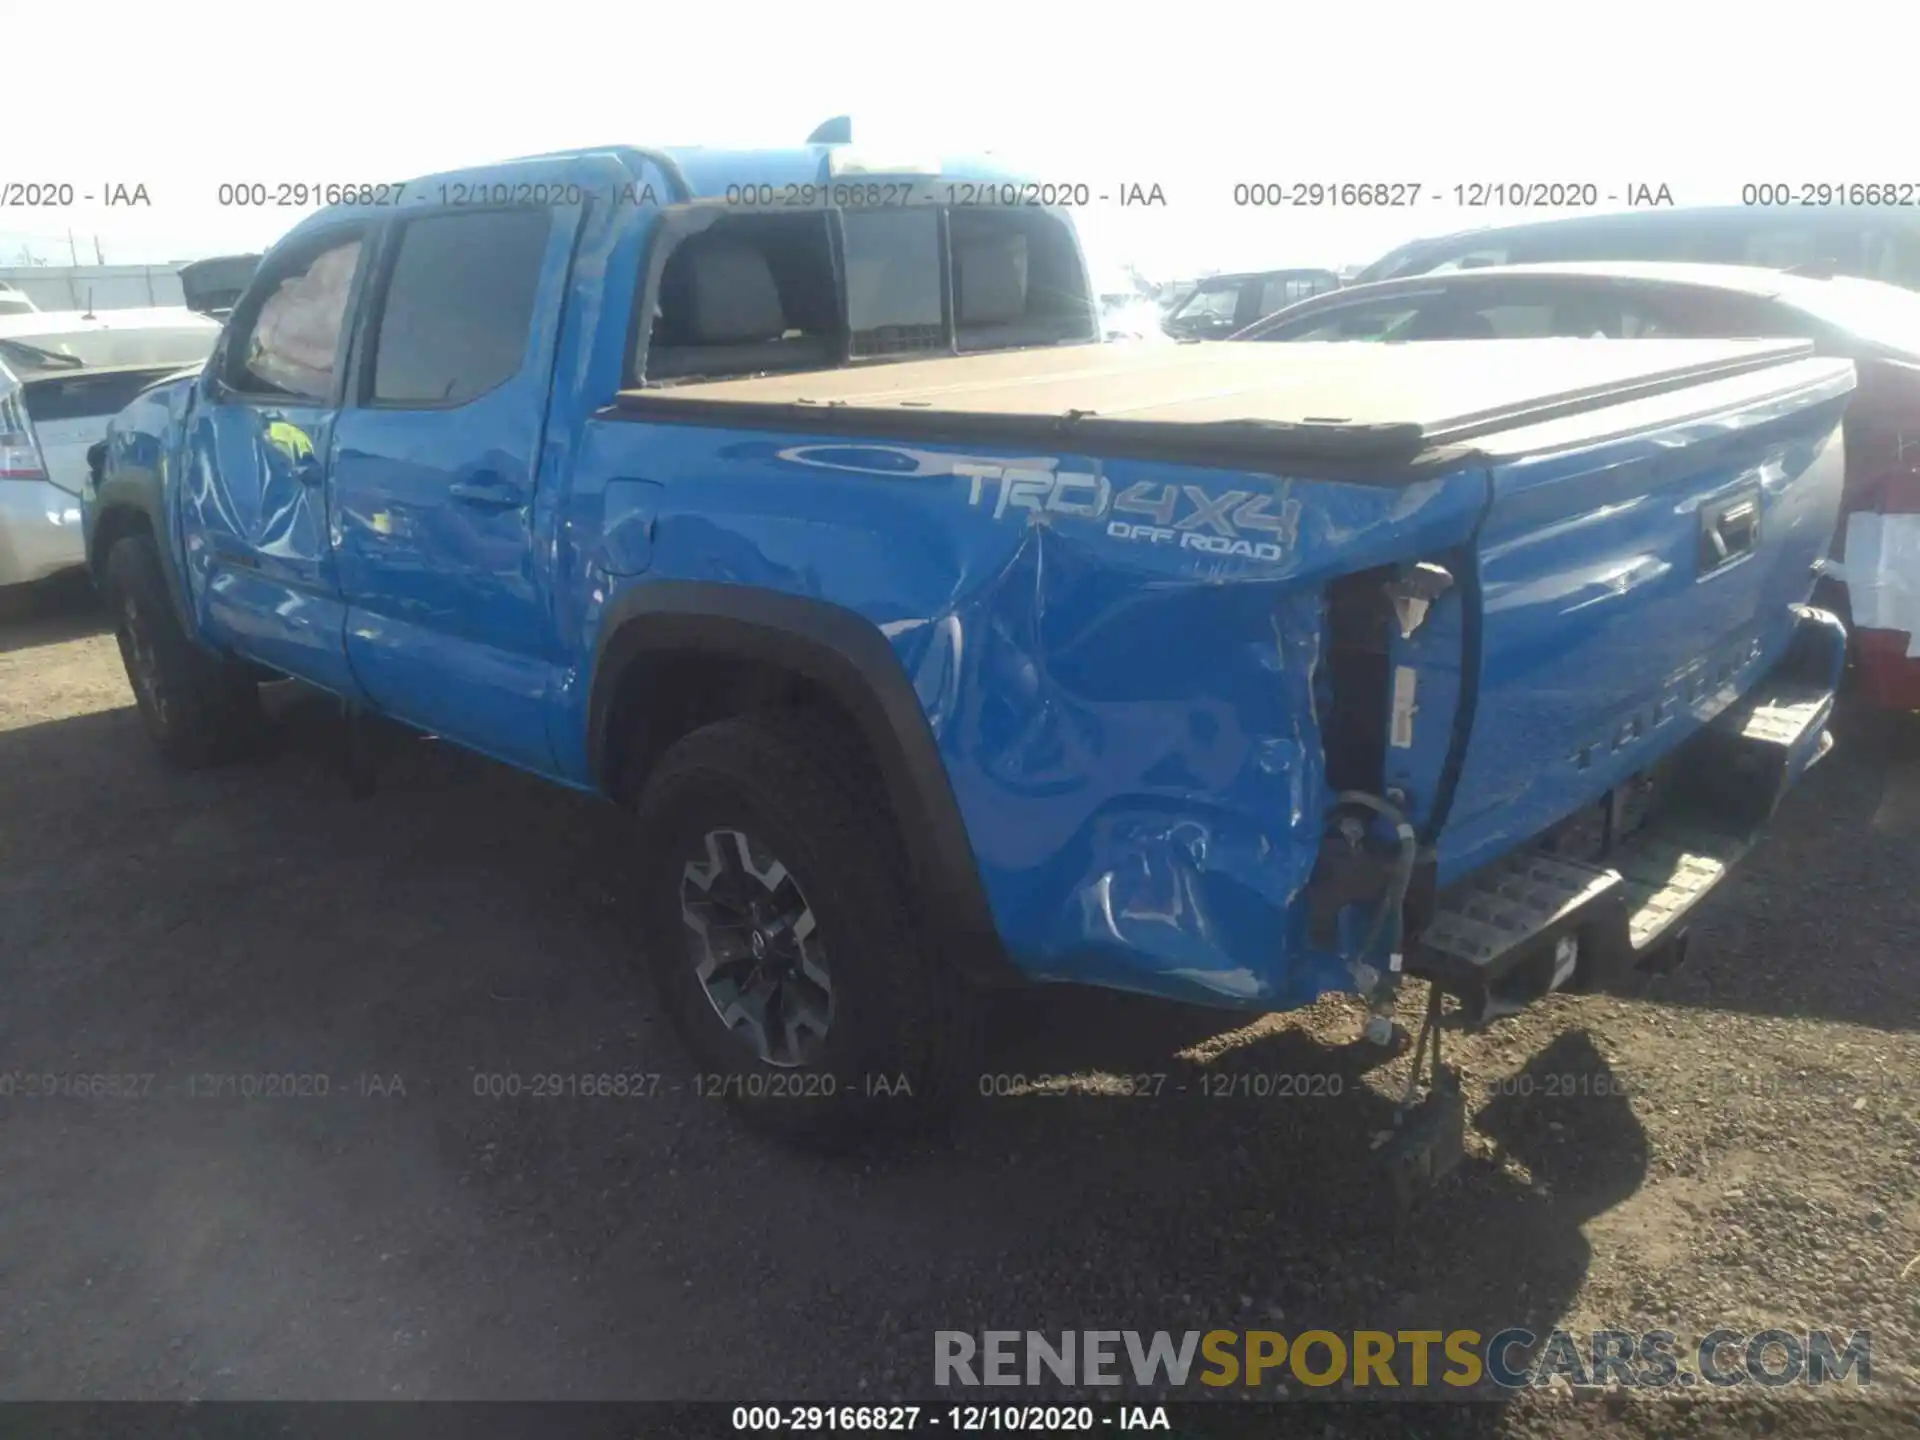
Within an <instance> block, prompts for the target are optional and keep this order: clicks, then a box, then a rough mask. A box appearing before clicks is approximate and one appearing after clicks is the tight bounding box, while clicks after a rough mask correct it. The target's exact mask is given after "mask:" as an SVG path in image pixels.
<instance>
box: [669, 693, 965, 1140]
mask: <svg viewBox="0 0 1920 1440" xmlns="http://www.w3.org/2000/svg"><path fill="white" fill-rule="evenodd" d="M638 812H639V827H640V847H641V857H642V859H641V867H642V868H641V877H640V884H641V909H642V916H643V923H644V924H645V927H646V930H645V935H644V937H643V938H644V943H645V948H646V955H647V960H648V962H649V964H650V966H651V968H652V971H653V975H654V979H655V983H656V985H657V987H658V990H659V993H660V996H661V999H662V1001H663V1002H664V1004H665V1005H666V1007H667V1009H668V1011H669V1013H670V1015H671V1018H672V1020H673V1022H674V1024H675V1027H676V1029H677V1030H678V1031H679V1033H680V1035H681V1037H682V1038H683V1039H684V1041H685V1043H686V1045H687V1047H688V1049H689V1050H690V1051H691V1052H692V1054H693V1057H694V1059H695V1061H696V1063H697V1064H698V1065H699V1067H700V1076H699V1078H698V1080H697V1082H696V1086H697V1089H698V1092H699V1094H700V1095H701V1096H702V1097H703V1098H713V1099H725V1100H728V1101H730V1102H731V1103H733V1104H734V1105H735V1106H736V1107H737V1108H738V1109H739V1110H741V1111H742V1112H743V1113H744V1114H745V1115H746V1116H747V1117H748V1118H750V1119H751V1120H752V1121H753V1122H754V1123H756V1124H758V1125H760V1126H762V1127H764V1128H766V1129H769V1130H772V1131H774V1132H776V1133H779V1134H781V1135H784V1136H787V1137H790V1138H795V1139H800V1140H804V1141H807V1142H810V1143H814V1144H820V1145H826V1146H840V1145H844V1144H847V1143H850V1142H857V1141H859V1140H862V1139H865V1138H868V1137H872V1136H877V1135H881V1134H889V1133H890V1134H899V1133H901V1132H904V1131H909V1130H916V1129H922V1128H925V1127H926V1126H927V1125H928V1124H929V1123H931V1122H932V1121H934V1120H935V1119H937V1118H938V1117H940V1116H942V1115H943V1114H944V1113H946V1111H947V1110H948V1109H949V1107H950V1105H951V1103H952V1101H953V1100H954V1099H955V1098H957V1096H958V1094H959V1093H961V1090H962V1087H963V1084H964V1076H965V1073H966V1068H965V1067H966V1065H967V1064H968V1063H969V1062H970V1061H971V1059H972V1058H973V1053H974V1048H973V1041H974V1037H975V1034H976V1033H977V1030H976V1027H977V1021H978V1014H979V1010H978V999H977V997H976V995H975V994H974V993H973V992H972V991H971V989H970V988H969V987H968V986H966V985H965V984H964V983H963V982H962V981H961V980H960V979H959V977H958V976H957V975H955V974H954V972H953V971H952V969H951V967H950V966H949V965H947V964H946V963H945V962H944V961H943V960H942V959H941V958H940V957H939V956H937V955H936V954H935V953H934V952H933V947H931V946H930V945H929V944H928V943H927V941H926V938H925V937H924V935H923V934H922V933H921V930H920V925H919V921H918V917H917V916H916V914H915V913H914V906H913V903H912V897H911V891H910V887H909V885H908V883H907V880H906V874H905V870H904V862H903V860H902V857H901V855H900V845H899V841H898V839H897V837H896V835H895V831H894V826H893V824H892V820H891V817H890V815H889V813H888V811H887V809H886V806H885V802H884V800H883V799H881V798H880V797H879V796H877V795H876V794H874V793H873V791H872V789H871V787H870V784H869V782H868V781H867V779H866V777H865V776H864V775H863V773H862V767H860V766H859V765H858V764H857V763H855V762H854V761H853V760H852V759H851V758H850V757H848V756H847V755H846V754H845V752H844V751H843V750H842V749H841V748H840V742H839V741H838V739H837V737H834V736H832V735H831V734H830V733H828V732H826V731H824V730H823V729H822V728H821V727H818V726H815V725H812V724H809V723H807V722H805V721H802V720H800V719H798V718H784V717H783V718H773V717H764V718H763V717H746V718H738V719H731V720H724V721H721V722H719V723H717V724H714V725H709V726H707V727H705V728H704V729H701V730H697V731H695V732H694V733H693V734H691V735H689V736H687V737H686V738H684V739H683V740H681V741H680V742H679V743H678V744H676V745H675V746H674V747H673V748H672V749H671V750H670V751H668V753H667V754H666V755H665V756H664V757H662V759H661V761H660V763H659V765H658V766H657V767H655V770H654V772H653V774H652V776H651V778H650V779H649V781H648V783H647V785H646V788H645V791H644V793H643V794H642V796H641V798H640V802H639V806H638Z"/></svg>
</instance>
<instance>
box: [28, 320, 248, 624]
mask: <svg viewBox="0 0 1920 1440" xmlns="http://www.w3.org/2000/svg"><path fill="white" fill-rule="evenodd" d="M15 293H17V292H15ZM21 298H24V297H21ZM5 299H6V294H5V292H0V302H3V301H4V300H5ZM219 336H220V325H219V322H218V321H215V320H210V319H208V318H207V317H206V316H204V315H197V314H195V313H194V312H193V311H191V310H186V309H178V308H172V309H155V310H105V311H102V312H100V313H98V314H77V313H74V312H72V311H35V310H29V311H27V312H26V313H24V314H22V313H13V314H8V313H6V311H5V309H4V308H0V587H4V586H9V585H23V584H26V583H28V582H29V581H33V580H41V579H45V578H46V577H48V576H50V575H54V574H57V573H58V572H60V571H62V570H67V569H71V568H72V567H74V566H77V565H81V564H84V563H85V560H86V553H85V548H84V546H83V543H82V541H81V535H80V491H81V488H82V487H83V486H84V485H85V484H86V479H87V447H88V446H90V445H92V444H93V443H94V442H95V441H96V440H101V439H104V438H105V436H106V433H107V422H108V421H109V420H111V419H112V418H113V417H114V416H115V415H117V414H118V413H119V412H120V410H121V408H122V407H123V406H124V405H125V404H126V403H127V401H129V400H130V399H132V398H133V397H134V395H136V394H137V393H139V391H141V390H143V389H145V388H146V387H147V386H148V385H150V384H152V383H153V382H154V381H155V380H159V379H163V378H164V377H166V376H168V375H171V374H173V373H175V372H176V371H179V370H183V369H187V368H190V367H191V368H197V367H199V366H200V365H201V364H203V363H204V362H205V360H206V358H207V356H208V355H209V354H211V353H212V351H213V344H214V341H215V340H217V339H218V338H219Z"/></svg>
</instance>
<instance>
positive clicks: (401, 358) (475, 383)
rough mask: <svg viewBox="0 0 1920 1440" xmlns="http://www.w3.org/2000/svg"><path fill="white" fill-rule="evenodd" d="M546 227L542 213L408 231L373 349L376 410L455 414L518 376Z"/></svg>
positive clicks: (468, 218)
mask: <svg viewBox="0 0 1920 1440" xmlns="http://www.w3.org/2000/svg"><path fill="white" fill-rule="evenodd" d="M550 226H551V221H550V219H549V217H548V214H547V212H546V211H544V210H478V211H472V212H469V213H467V214H458V215H434V216H429V217H427V218H425V219H421V220H414V221H411V222H410V223H409V224H408V225H407V227H406V229H405V230H403V231H402V232H401V234H400V248H399V252H398V254H397V255H395V257H394V262H393V273H392V275H391V277H390V278H389V279H388V281H387V290H386V297H385V300H384V302H383V303H382V305H381V309H380V324H379V331H378V338H377V339H376V341H375V342H374V361H373V392H372V394H373V400H374V402H375V403H376V404H387V405H458V404H460V403H462V402H464V401H467V400H472V399H474V398H475V397H476V396H480V395H484V394H486V393H487V392H488V391H489V390H492V389H495V388H496V387H498V386H500V385H503V384H505V383H506V382H507V381H508V380H511V379H512V378H513V377H514V376H515V375H517V374H519V373H520V367H521V364H522V362H523V361H524V359H525V356H526V353H527V341H528V337H529V335H530V334H531V332H532V328H533V313H534V302H535V300H536V299H537V297H538V293H539V289H540V266H541V262H542V260H543V259H544V258H545V256H546V250H547V233H548V230H549V228H550Z"/></svg>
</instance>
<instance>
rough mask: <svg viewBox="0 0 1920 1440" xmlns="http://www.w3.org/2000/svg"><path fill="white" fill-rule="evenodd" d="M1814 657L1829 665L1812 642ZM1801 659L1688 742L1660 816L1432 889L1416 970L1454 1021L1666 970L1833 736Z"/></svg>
mask: <svg viewBox="0 0 1920 1440" xmlns="http://www.w3.org/2000/svg"><path fill="white" fill-rule="evenodd" d="M1819 624H1820V621H1819V620H1818V619H1816V620H1814V621H1811V622H1810V624H1809V629H1810V630H1816V631H1817V627H1818V625H1819ZM1810 638H1811V639H1812V640H1813V641H1820V640H1821V639H1822V637H1821V636H1820V635H1819V634H1818V633H1814V634H1813V635H1812V636H1811V637H1810ZM1809 648H1810V649H1811V648H1812V647H1809ZM1794 658H1795V659H1798V658H1799V657H1794ZM1814 660H1815V662H1816V667H1815V668H1817V664H1818V663H1825V662H1824V661H1821V660H1820V656H1819V653H1818V651H1817V650H1815V651H1814ZM1807 668H1808V667H1807V666H1806V665H1804V664H1794V665H1791V666H1789V665H1783V666H1782V667H1781V670H1780V671H1779V672H1776V674H1775V676H1774V677H1772V679H1771V680H1770V681H1769V682H1766V683H1763V684H1762V685H1760V686H1759V687H1757V688H1756V690H1755V691H1754V692H1753V693H1752V694H1751V695H1749V696H1748V697H1746V698H1745V699H1743V700H1742V701H1740V702H1739V703H1738V704H1736V705H1734V706H1733V707H1732V708H1731V709H1729V710H1728V711H1726V712H1725V713H1724V714H1722V715H1720V716H1719V717H1718V718H1717V719H1715V721H1714V722H1713V723H1712V724H1710V725H1708V726H1706V727H1705V728H1704V729H1703V730H1701V731H1700V732H1699V733H1698V734H1696V735H1695V736H1693V737H1692V738H1691V739H1690V740H1688V741H1687V742H1686V743H1685V745H1683V746H1682V747H1681V750H1680V751H1679V752H1677V753H1676V754H1675V756H1674V757H1673V758H1674V760H1675V761H1677V762H1678V764H1677V765H1676V766H1675V774H1676V778H1677V781H1678V783H1677V784H1676V785H1675V786H1674V788H1673V790H1672V791H1671V792H1670V794H1669V795H1668V797H1667V800H1666V803H1665V804H1664V806H1663V808H1662V810H1661V813H1660V814H1659V816H1658V817H1656V818H1655V819H1653V820H1652V821H1651V822H1650V823H1648V824H1646V825H1644V826H1643V827H1641V828H1640V829H1639V830H1637V831H1635V832H1633V833H1632V834H1630V835H1628V836H1626V837H1625V838H1624V839H1623V840H1622V841H1621V842H1620V843H1618V844H1617V845H1615V846H1614V847H1613V848H1612V850H1611V851H1609V852H1608V853H1607V854H1606V856H1605V857H1604V858H1602V859H1598V860H1579V859H1574V858H1571V857H1569V856H1566V855H1560V854H1555V853H1553V852H1552V851H1551V850H1550V849H1548V848H1547V844H1548V843H1550V842H1543V843H1542V844H1541V845H1540V846H1538V847H1534V848H1529V849H1526V850H1522V851H1520V852H1518V853H1516V854H1513V855H1509V856H1507V857H1506V858H1504V859H1502V860H1499V861H1496V862H1495V863H1493V864H1492V865H1489V866H1486V867H1485V868H1483V869H1482V870H1480V871H1478V872H1476V873H1475V874H1473V875H1470V876H1468V877H1467V878H1466V879H1464V880H1462V881H1460V882H1459V883H1458V884H1456V885H1454V886H1452V887H1451V888H1450V889H1449V890H1448V891H1446V892H1445V893H1443V894H1441V895H1440V896H1438V897H1437V899H1436V902H1435V907H1434V912H1433V915H1432V918H1431V919H1430V920H1429V922H1428V923H1427V925H1426V927H1425V928H1424V930H1423V931H1422V932H1421V933H1420V935H1419V937H1418V939H1417V940H1416V942H1415V943H1414V945H1413V946H1412V947H1411V949H1410V951H1409V953H1408V955H1407V962H1406V968H1407V971H1408V973H1409V974H1412V975H1416V976H1419V977H1421V978H1423V979H1426V980H1430V981H1432V982H1433V983H1434V984H1435V985H1436V986H1438V987H1439V988H1440V989H1441V990H1442V991H1445V992H1446V993H1448V994H1451V995H1454V996H1456V997H1457V998H1458V999H1459V1000H1460V1002H1461V1006H1462V1015H1461V1017H1460V1019H1461V1020H1462V1021H1463V1022H1464V1023H1465V1025H1466V1026H1467V1027H1468V1028H1477V1027H1478V1026H1480V1025H1484V1024H1486V1023H1488V1022H1489V1021H1491V1020H1493V1019H1496V1018H1498V1017H1499V1016H1501V1015H1505V1014H1511V1013H1513V1012H1514V1011H1515V1010H1518V1009H1519V1008H1521V1007H1522V1006H1524V1005H1526V1004H1528V1003H1530V1002H1531V1001H1533V1000H1537V999H1539V998H1540V997H1541V996H1543V995H1545V994H1547V993H1549V992H1551V991H1555V990H1575V991H1591V990H1616V989H1624V990H1627V991H1632V990H1634V989H1637V987H1638V983H1639V982H1640V981H1641V980H1642V979H1644V978H1645V977H1646V976H1648V975H1651V974H1656V973H1659V972H1661V971H1663V970H1666V969H1670V968H1672V966H1673V965H1674V964H1676V963H1677V962H1678V959H1679V957H1680V956H1681V955H1682V954H1683V953H1684V947H1685V937H1686V922H1687V919H1688V917H1689V916H1690V915H1691V914H1692V912H1693V910H1694V908H1695V907H1696V906H1697V905H1698V904H1699V903H1700V901H1701V900H1703V899H1704V898H1705V897H1706V896H1707V894H1708V893H1709V892H1710V891H1711V890H1712V889H1713V887H1714V886H1715V885H1717V884H1719V883H1720V882H1721V881H1722V880H1723V879H1725V878H1726V876H1727V874H1728V872H1729V871H1731V870H1732V868H1733V866H1734V865H1735V864H1736V863H1738V861H1739V860H1740V858H1741V857H1742V856H1743V855H1745V854H1746V852H1747V850H1748V849H1749V848H1750V847H1751V846H1752V843H1753V841H1754V839H1755V837H1756V836H1757V834H1758V832H1759V831H1760V830H1761V829H1762V828H1763V827H1764V826H1765V825H1766V823H1767V821H1768V820H1770V819H1771V818H1772V816H1773V813H1774V810H1775V809H1776V808H1777V807H1778V805H1779V803H1780V798H1781V796H1782V795H1784V794H1785V792H1786V791H1787V789H1788V788H1789V787H1790V786H1791V785H1792V784H1793V783H1794V782H1795V781H1796V780H1798V779H1799V777H1800V775H1801V774H1802V773H1803V772H1804V771H1806V770H1807V769H1808V768H1809V767H1810V766H1812V765H1813V764H1815V763H1816V762H1817V761H1819V760H1820V759H1821V757H1822V756H1824V755H1825V754H1826V753H1827V751H1828V749H1829V748H1830V747H1831V746H1832V743H1833V739H1832V736H1831V735H1830V734H1829V733H1828V731H1827V728H1826V727H1827V721H1828V720H1829V719H1830V718H1831V716H1832V714H1833V691H1832V690H1831V689H1830V688H1827V687H1826V686H1825V685H1823V684H1821V683H1819V681H1817V680H1815V681H1811V682H1810V681H1809V679H1808V677H1807V673H1806V671H1807Z"/></svg>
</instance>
